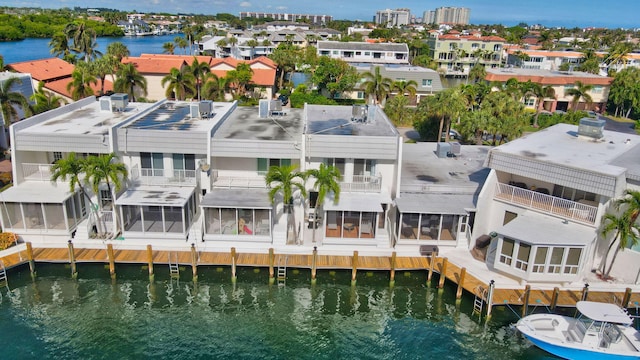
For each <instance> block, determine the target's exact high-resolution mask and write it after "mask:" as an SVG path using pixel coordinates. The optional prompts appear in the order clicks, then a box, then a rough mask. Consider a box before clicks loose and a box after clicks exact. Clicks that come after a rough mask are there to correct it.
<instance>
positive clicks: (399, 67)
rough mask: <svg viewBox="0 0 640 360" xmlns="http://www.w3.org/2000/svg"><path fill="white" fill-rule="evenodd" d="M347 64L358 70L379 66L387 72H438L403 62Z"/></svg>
mask: <svg viewBox="0 0 640 360" xmlns="http://www.w3.org/2000/svg"><path fill="white" fill-rule="evenodd" d="M349 65H351V66H353V67H354V68H356V70H358V71H371V70H372V68H374V67H380V68H382V70H383V71H387V72H404V71H410V72H421V73H429V74H438V72H437V71H435V70H433V69H429V68H425V67H421V66H415V65H405V64H371V63H350V64H349Z"/></svg>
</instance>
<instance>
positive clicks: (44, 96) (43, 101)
mask: <svg viewBox="0 0 640 360" xmlns="http://www.w3.org/2000/svg"><path fill="white" fill-rule="evenodd" d="M31 100H32V101H35V105H33V106H32V110H33V112H34V113H35V114H40V113H43V112H45V111H49V110H53V109H57V108H59V107H60V106H62V105H64V104H66V103H67V101H66V100H65V99H64V98H62V97H60V96H58V95H56V94H55V93H52V92H49V91H46V90H45V89H44V82H43V81H40V82H38V89H37V90H36V92H35V93H33V95H31Z"/></svg>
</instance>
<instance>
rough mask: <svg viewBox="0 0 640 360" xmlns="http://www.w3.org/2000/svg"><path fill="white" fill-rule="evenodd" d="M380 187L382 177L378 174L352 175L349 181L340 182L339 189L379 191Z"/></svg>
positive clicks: (347, 190)
mask: <svg viewBox="0 0 640 360" xmlns="http://www.w3.org/2000/svg"><path fill="white" fill-rule="evenodd" d="M343 180H348V179H343ZM381 189H382V179H381V178H380V176H372V175H353V176H352V177H351V181H341V182H340V190H341V191H345V192H380V190H381Z"/></svg>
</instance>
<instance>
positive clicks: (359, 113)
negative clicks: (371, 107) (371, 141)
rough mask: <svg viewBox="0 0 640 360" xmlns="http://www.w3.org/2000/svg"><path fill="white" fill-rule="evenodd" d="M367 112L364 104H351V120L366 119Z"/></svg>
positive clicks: (360, 120) (363, 120)
mask: <svg viewBox="0 0 640 360" xmlns="http://www.w3.org/2000/svg"><path fill="white" fill-rule="evenodd" d="M367 112H368V109H367V106H366V105H353V107H352V108H351V120H352V121H359V122H365V121H367Z"/></svg>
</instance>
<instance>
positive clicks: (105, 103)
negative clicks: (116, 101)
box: [100, 96, 112, 112]
mask: <svg viewBox="0 0 640 360" xmlns="http://www.w3.org/2000/svg"><path fill="white" fill-rule="evenodd" d="M100 111H106V112H111V111H112V108H111V98H110V97H108V96H103V97H101V98H100Z"/></svg>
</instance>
